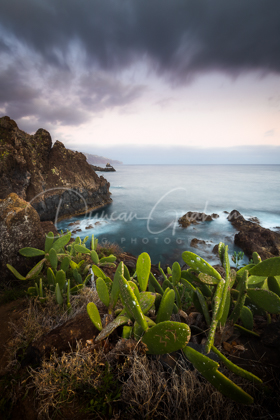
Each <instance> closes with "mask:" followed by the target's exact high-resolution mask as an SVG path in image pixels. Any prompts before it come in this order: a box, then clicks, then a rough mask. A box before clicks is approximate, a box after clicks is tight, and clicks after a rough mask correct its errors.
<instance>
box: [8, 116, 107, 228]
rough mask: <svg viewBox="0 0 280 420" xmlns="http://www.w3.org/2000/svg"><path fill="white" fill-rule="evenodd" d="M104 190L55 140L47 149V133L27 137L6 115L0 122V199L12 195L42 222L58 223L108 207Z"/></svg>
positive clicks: (103, 181) (88, 168) (80, 159)
mask: <svg viewBox="0 0 280 420" xmlns="http://www.w3.org/2000/svg"><path fill="white" fill-rule="evenodd" d="M109 186H110V184H109V182H107V181H106V179H105V178H103V177H102V176H100V177H99V176H98V175H97V174H96V173H95V171H94V170H93V168H92V167H91V165H90V164H89V163H87V160H86V157H85V155H83V154H82V153H79V152H73V151H71V150H69V149H66V148H65V147H64V145H63V144H62V143H61V142H59V141H56V142H55V143H54V145H52V139H51V136H50V134H49V132H48V131H46V130H44V129H41V128H40V129H39V130H38V131H37V132H36V133H35V134H34V135H29V134H27V133H25V132H24V131H22V130H20V129H19V128H18V126H17V124H16V122H15V121H13V120H11V119H10V118H9V117H2V118H0V199H4V198H5V197H7V195H8V194H10V193H12V192H13V193H16V194H17V195H18V196H19V197H20V198H22V199H24V200H26V201H28V202H30V204H31V205H32V206H33V207H34V208H35V209H36V210H37V212H38V213H39V216H40V219H41V220H42V221H44V220H55V218H57V219H58V220H60V219H63V218H66V217H71V216H75V215H78V214H83V213H86V212H87V211H91V210H93V209H96V208H99V207H102V206H105V205H107V204H109V203H111V201H112V199H111V198H110V195H111V194H110V192H109Z"/></svg>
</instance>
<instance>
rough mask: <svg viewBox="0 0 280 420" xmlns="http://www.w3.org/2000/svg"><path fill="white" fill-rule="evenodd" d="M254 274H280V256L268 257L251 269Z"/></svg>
mask: <svg viewBox="0 0 280 420" xmlns="http://www.w3.org/2000/svg"><path fill="white" fill-rule="evenodd" d="M250 274H251V275H254V276H264V277H270V276H280V257H273V258H268V259H267V260H264V261H262V262H260V263H259V264H257V265H255V266H254V267H253V268H251V269H250Z"/></svg>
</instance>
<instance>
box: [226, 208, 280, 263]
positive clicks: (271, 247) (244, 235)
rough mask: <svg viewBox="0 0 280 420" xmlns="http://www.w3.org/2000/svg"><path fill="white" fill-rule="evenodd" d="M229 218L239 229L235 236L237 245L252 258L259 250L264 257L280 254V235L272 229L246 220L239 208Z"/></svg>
mask: <svg viewBox="0 0 280 420" xmlns="http://www.w3.org/2000/svg"><path fill="white" fill-rule="evenodd" d="M228 220H229V221H230V222H231V224H232V225H233V226H234V227H235V229H237V230H239V232H238V233H237V234H236V235H235V237H234V243H235V245H237V246H239V247H240V248H241V249H242V250H243V251H244V253H245V254H246V255H247V256H248V257H249V258H251V257H252V253H253V252H258V254H259V255H260V256H261V258H262V259H267V258H271V257H278V256H280V235H279V233H276V232H273V231H271V230H270V229H266V228H263V227H261V226H260V225H259V224H258V223H256V222H251V221H249V220H246V219H245V218H244V217H243V216H242V215H241V214H240V213H239V211H237V210H233V211H232V212H231V213H230V214H229V216H228Z"/></svg>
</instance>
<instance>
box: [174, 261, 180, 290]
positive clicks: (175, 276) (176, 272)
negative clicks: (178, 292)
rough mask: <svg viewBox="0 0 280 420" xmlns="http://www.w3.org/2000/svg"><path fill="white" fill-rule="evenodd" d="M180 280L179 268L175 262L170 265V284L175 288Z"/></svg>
mask: <svg viewBox="0 0 280 420" xmlns="http://www.w3.org/2000/svg"><path fill="white" fill-rule="evenodd" d="M180 280H181V267H180V264H179V263H178V262H177V261H175V262H174V263H173V265H172V283H173V285H174V286H176V285H177V284H178V283H179V281H180Z"/></svg>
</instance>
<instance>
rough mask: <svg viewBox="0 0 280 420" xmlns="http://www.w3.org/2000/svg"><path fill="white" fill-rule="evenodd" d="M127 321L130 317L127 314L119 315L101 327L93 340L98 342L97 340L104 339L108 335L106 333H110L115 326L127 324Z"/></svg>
mask: <svg viewBox="0 0 280 420" xmlns="http://www.w3.org/2000/svg"><path fill="white" fill-rule="evenodd" d="M129 321H130V318H129V317H128V316H124V315H119V316H118V317H117V318H116V319H114V320H113V321H112V322H110V323H109V324H108V325H106V327H105V328H103V330H102V331H101V332H100V333H99V334H98V336H97V337H96V339H95V342H96V343H98V341H101V340H104V338H106V337H108V335H110V334H111V333H112V332H113V331H114V330H115V329H116V328H118V327H120V326H121V325H125V324H127V323H128V322H129Z"/></svg>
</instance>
